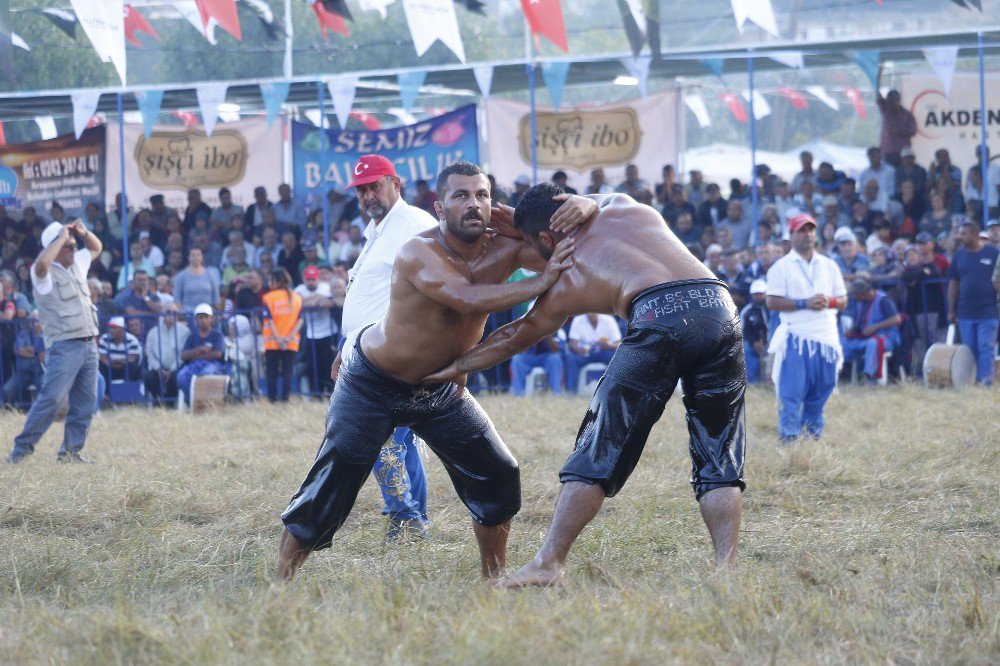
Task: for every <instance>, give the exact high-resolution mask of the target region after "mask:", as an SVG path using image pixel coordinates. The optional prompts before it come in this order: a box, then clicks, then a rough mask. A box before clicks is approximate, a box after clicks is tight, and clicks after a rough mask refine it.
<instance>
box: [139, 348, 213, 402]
mask: <svg viewBox="0 0 1000 666" xmlns="http://www.w3.org/2000/svg"><path fill="white" fill-rule="evenodd" d="M228 374H229V372H228V371H227V370H226V366H225V364H223V363H222V362H221V361H207V360H205V359H201V358H200V359H198V360H196V361H191V362H190V363H185V364H184V365H182V366H181V369H180V370H178V371H177V390H178V391H181V392H183V393H184V399H185V400H187V401H188V402H190V401H191V380H193V379H194V378H195V377H201V376H202V375H228ZM138 378H139V379H141V378H142V375H141V374H140V375H139V377H138Z"/></svg>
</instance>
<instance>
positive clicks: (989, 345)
mask: <svg viewBox="0 0 1000 666" xmlns="http://www.w3.org/2000/svg"><path fill="white" fill-rule="evenodd" d="M998 325H1000V320H998V319H961V318H959V320H958V334H959V335H960V336H962V344H963V345H965V346H967V347H968V348H969V349H971V350H972V354H973V355H974V356H975V357H976V381H977V382H978V383H980V384H986V385H987V386H989V385H991V384H993V350H994V345H996V341H997V328H998Z"/></svg>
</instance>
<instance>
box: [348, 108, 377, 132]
mask: <svg viewBox="0 0 1000 666" xmlns="http://www.w3.org/2000/svg"><path fill="white" fill-rule="evenodd" d="M351 118H354V119H355V120H357V121H358V122H359V123H361V124H362V125H364V126H365V129H370V130H378V129H382V123H380V122H379V121H378V118H376V117H375V116H373V115H372V114H370V113H368V112H366V111H351Z"/></svg>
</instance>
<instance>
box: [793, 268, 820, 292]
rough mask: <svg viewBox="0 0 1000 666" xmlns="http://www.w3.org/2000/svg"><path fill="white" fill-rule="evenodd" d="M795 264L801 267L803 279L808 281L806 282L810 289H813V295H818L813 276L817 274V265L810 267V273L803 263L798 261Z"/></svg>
mask: <svg viewBox="0 0 1000 666" xmlns="http://www.w3.org/2000/svg"><path fill="white" fill-rule="evenodd" d="M795 264H796V265H797V266H798V267H799V270H800V271H802V277H804V278H805V279H806V282H808V283H809V289H811V290H812V294H813V295H815V294H816V285H815V284H814V283H813V282H814V281H813V275H812V274H813V273H815V272H816V264H812V265H811V266H809V272H808V273H807V272H806V269H805V267H804V266H803V265H802V262H800V261H796V262H795Z"/></svg>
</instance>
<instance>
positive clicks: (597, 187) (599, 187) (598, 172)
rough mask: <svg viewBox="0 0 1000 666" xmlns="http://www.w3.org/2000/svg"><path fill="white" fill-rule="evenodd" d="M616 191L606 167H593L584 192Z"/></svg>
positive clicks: (608, 192) (602, 192) (606, 192)
mask: <svg viewBox="0 0 1000 666" xmlns="http://www.w3.org/2000/svg"><path fill="white" fill-rule="evenodd" d="M614 191H615V190H614V188H613V187H611V185H609V184H608V182H607V180H606V179H605V177H604V169H591V171H590V184H589V185H587V187H586V189H585V190H584V194H611V193H612V192H614ZM511 205H513V204H511Z"/></svg>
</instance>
